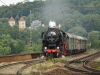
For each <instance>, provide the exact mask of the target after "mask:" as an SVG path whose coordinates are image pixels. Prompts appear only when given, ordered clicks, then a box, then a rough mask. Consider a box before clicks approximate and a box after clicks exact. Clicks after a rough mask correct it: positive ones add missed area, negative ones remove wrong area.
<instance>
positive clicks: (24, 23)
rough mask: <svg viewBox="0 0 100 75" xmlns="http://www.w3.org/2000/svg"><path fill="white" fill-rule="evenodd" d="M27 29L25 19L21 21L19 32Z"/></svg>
mask: <svg viewBox="0 0 100 75" xmlns="http://www.w3.org/2000/svg"><path fill="white" fill-rule="evenodd" d="M25 28H26V21H25V19H24V17H21V18H20V19H19V30H24V29H25Z"/></svg>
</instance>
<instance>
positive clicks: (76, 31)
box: [68, 27, 87, 37]
mask: <svg viewBox="0 0 100 75" xmlns="http://www.w3.org/2000/svg"><path fill="white" fill-rule="evenodd" d="M68 32H69V33H72V34H75V35H80V36H85V37H86V36H87V32H86V30H85V29H84V28H83V27H74V28H71V29H70V30H69V31H68Z"/></svg>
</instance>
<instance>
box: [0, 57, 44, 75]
mask: <svg viewBox="0 0 100 75" xmlns="http://www.w3.org/2000/svg"><path fill="white" fill-rule="evenodd" d="M43 61H45V59H32V60H27V61H20V62H15V63H10V64H7V65H3V66H0V75H23V74H22V71H23V70H24V69H25V68H27V67H29V66H31V65H33V64H36V63H40V62H43ZM19 68H20V69H19Z"/></svg>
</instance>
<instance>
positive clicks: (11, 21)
mask: <svg viewBox="0 0 100 75" xmlns="http://www.w3.org/2000/svg"><path fill="white" fill-rule="evenodd" d="M9 24H10V26H11V27H13V26H14V25H15V19H14V18H13V17H12V16H11V17H10V19H9Z"/></svg>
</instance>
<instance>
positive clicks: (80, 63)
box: [65, 52, 100, 75]
mask: <svg viewBox="0 0 100 75" xmlns="http://www.w3.org/2000/svg"><path fill="white" fill-rule="evenodd" d="M98 57H100V52H97V53H94V54H90V55H88V56H84V57H81V58H76V59H73V60H69V61H68V62H67V64H66V65H65V67H66V68H68V69H70V70H72V71H75V72H81V73H83V74H86V75H100V70H96V69H93V68H91V67H89V66H87V63H88V62H89V61H91V60H94V59H96V58H98Z"/></svg>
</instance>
